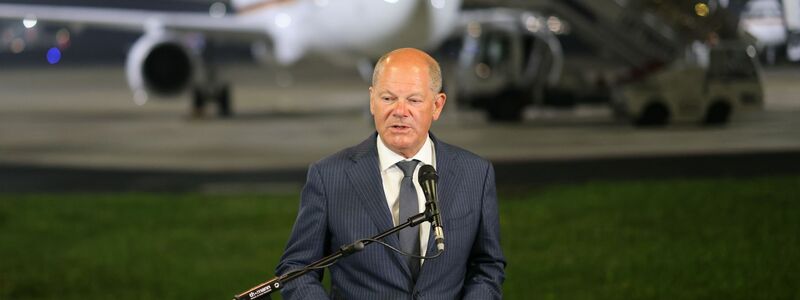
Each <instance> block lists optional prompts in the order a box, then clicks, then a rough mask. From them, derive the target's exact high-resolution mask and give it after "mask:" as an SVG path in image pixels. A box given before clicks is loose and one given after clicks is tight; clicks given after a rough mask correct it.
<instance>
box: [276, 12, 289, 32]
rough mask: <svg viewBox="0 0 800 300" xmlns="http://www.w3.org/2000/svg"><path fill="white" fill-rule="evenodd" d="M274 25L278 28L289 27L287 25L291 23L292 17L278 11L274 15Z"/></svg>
mask: <svg viewBox="0 0 800 300" xmlns="http://www.w3.org/2000/svg"><path fill="white" fill-rule="evenodd" d="M275 25H277V26H278V28H286V27H289V25H292V17H290V16H289V15H287V14H285V13H280V14H278V15H277V16H276V17H275Z"/></svg>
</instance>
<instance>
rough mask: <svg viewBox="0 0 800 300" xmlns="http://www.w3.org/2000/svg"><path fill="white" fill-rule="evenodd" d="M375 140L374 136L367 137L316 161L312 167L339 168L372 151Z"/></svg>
mask: <svg viewBox="0 0 800 300" xmlns="http://www.w3.org/2000/svg"><path fill="white" fill-rule="evenodd" d="M374 148H375V138H374V136H370V137H368V138H367V139H366V140H364V141H362V142H361V143H359V144H357V145H354V146H350V147H347V148H344V149H342V150H339V151H337V152H335V153H333V154H331V155H328V156H326V157H323V158H322V159H320V160H318V161H316V162H315V163H314V164H313V165H314V166H317V167H321V168H329V167H339V166H341V165H342V164H345V163H349V162H352V161H354V160H356V159H358V158H360V157H362V156H364V155H367V154H369V153H370V152H371V151H374Z"/></svg>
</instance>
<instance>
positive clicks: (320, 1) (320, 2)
mask: <svg viewBox="0 0 800 300" xmlns="http://www.w3.org/2000/svg"><path fill="white" fill-rule="evenodd" d="M314 4H316V5H317V6H319V7H325V6H328V0H314Z"/></svg>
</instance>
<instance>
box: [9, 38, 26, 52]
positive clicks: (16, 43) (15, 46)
mask: <svg viewBox="0 0 800 300" xmlns="http://www.w3.org/2000/svg"><path fill="white" fill-rule="evenodd" d="M9 50H11V53H14V54H17V53H22V51H25V40H23V39H21V38H14V39H13V40H11V45H10V46H9Z"/></svg>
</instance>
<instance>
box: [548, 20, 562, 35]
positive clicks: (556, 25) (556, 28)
mask: <svg viewBox="0 0 800 300" xmlns="http://www.w3.org/2000/svg"><path fill="white" fill-rule="evenodd" d="M562 26H563V24H561V19H559V18H557V17H556V16H550V17H549V18H547V28H548V29H550V31H552V32H555V33H561V32H562V31H563V30H564V28H563V27H562Z"/></svg>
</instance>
